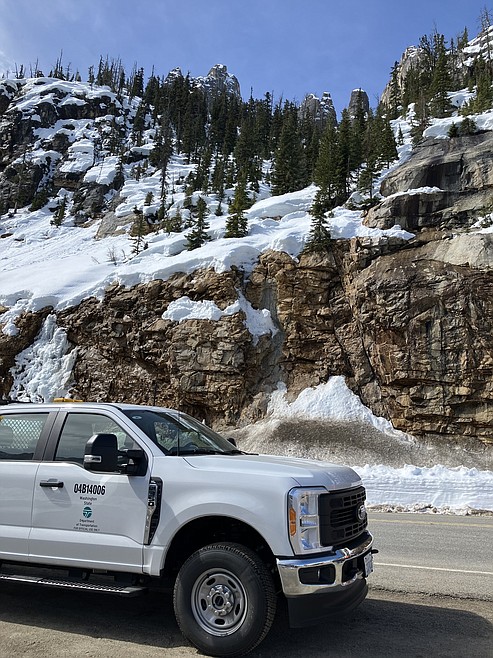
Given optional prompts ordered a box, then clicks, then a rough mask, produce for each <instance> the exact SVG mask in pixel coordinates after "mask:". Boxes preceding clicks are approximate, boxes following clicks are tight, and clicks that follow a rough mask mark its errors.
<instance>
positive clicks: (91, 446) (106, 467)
mask: <svg viewBox="0 0 493 658" xmlns="http://www.w3.org/2000/svg"><path fill="white" fill-rule="evenodd" d="M84 468H85V469H86V470H88V471H98V472H100V471H101V472H105V473H111V472H114V471H117V470H118V439H117V438H116V436H115V435H114V434H95V435H94V436H91V438H90V439H89V441H88V442H87V443H86V448H85V451H84Z"/></svg>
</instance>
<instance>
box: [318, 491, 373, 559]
mask: <svg viewBox="0 0 493 658" xmlns="http://www.w3.org/2000/svg"><path fill="white" fill-rule="evenodd" d="M365 499H366V492H365V489H364V487H358V488H357V489H348V490H346V491H337V492H334V493H327V494H322V495H321V496H320V499H319V508H318V511H319V516H320V541H321V543H322V546H337V545H339V544H343V543H347V542H348V541H351V540H352V539H354V538H355V537H358V536H359V535H360V534H361V533H362V532H364V531H365V530H366V526H367V524H368V521H367V518H366V515H365V517H364V518H363V520H361V519H359V518H358V510H359V509H360V507H361V506H362V505H364V502H365Z"/></svg>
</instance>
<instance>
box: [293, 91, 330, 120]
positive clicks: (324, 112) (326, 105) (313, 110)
mask: <svg viewBox="0 0 493 658" xmlns="http://www.w3.org/2000/svg"><path fill="white" fill-rule="evenodd" d="M300 116H301V117H310V118H311V119H313V121H315V122H316V123H320V124H322V125H324V124H325V123H326V121H327V120H328V119H330V120H331V121H333V122H334V123H337V114H336V111H335V107H334V103H333V102H332V97H331V95H330V94H329V92H328V91H324V93H323V94H322V98H319V97H318V96H315V94H307V95H306V96H305V98H304V100H303V102H302V103H301V105H300Z"/></svg>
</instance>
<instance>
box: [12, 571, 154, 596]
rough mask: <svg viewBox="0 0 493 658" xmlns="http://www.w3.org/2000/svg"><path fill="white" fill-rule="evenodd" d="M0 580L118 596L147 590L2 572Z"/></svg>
mask: <svg viewBox="0 0 493 658" xmlns="http://www.w3.org/2000/svg"><path fill="white" fill-rule="evenodd" d="M0 580H8V581H11V582H16V583H28V584H29V585H43V586H44V587H59V588H63V589H73V590H79V591H80V590H83V591H86V592H106V593H107V594H118V595H119V596H139V595H140V594H143V593H144V592H146V591H147V587H140V586H136V585H130V586H128V587H121V586H119V585H102V584H99V583H89V582H84V581H76V580H62V579H60V580H58V579H55V578H43V577H41V576H24V575H19V574H2V573H0Z"/></svg>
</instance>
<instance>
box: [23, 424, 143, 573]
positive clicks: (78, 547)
mask: <svg viewBox="0 0 493 658" xmlns="http://www.w3.org/2000/svg"><path fill="white" fill-rule="evenodd" d="M100 433H111V434H115V435H116V436H117V438H118V443H119V447H120V448H122V450H123V449H124V448H139V447H140V446H138V445H137V444H136V443H135V441H134V440H133V439H132V437H130V436H129V434H128V433H127V432H126V431H125V430H124V429H123V428H122V427H121V426H120V425H119V423H118V422H117V421H116V420H115V419H113V418H111V417H110V416H109V415H103V414H96V413H87V412H84V411H80V412H75V411H74V412H69V413H67V415H66V418H65V421H64V423H63V427H62V429H61V432H60V437H59V440H58V442H57V444H56V447H54V452H53V455H52V460H51V461H46V462H43V463H42V464H40V466H39V469H38V471H37V473H36V478H35V485H34V498H33V515H32V531H31V535H30V538H29V551H30V558H31V561H33V562H40V563H52V564H53V563H57V564H61V565H67V566H78V567H88V568H101V569H111V570H124V571H132V572H141V571H142V563H143V545H144V534H145V524H146V514H147V497H148V492H149V469H147V473H146V474H145V475H141V476H137V475H125V474H122V473H120V472H115V473H97V472H91V471H88V470H85V469H84V468H83V456H84V450H85V446H86V443H87V441H88V439H89V438H91V436H93V435H94V434H100Z"/></svg>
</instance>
